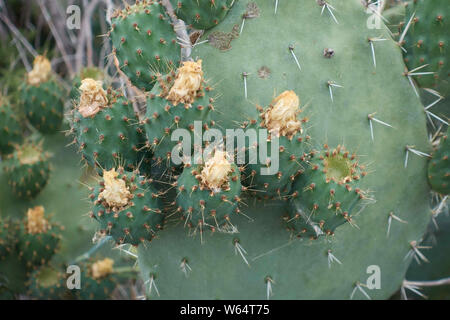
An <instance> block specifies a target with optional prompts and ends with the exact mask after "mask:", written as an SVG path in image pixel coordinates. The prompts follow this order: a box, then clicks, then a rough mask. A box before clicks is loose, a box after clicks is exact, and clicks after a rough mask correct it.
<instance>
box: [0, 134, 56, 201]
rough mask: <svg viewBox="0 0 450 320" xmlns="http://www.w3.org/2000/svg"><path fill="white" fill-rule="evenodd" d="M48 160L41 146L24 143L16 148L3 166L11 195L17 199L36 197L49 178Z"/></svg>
mask: <svg viewBox="0 0 450 320" xmlns="http://www.w3.org/2000/svg"><path fill="white" fill-rule="evenodd" d="M48 159H49V155H48V154H46V153H44V152H43V151H42V144H34V143H31V142H26V143H25V144H23V145H21V146H16V150H15V151H14V153H12V154H11V155H9V156H8V159H7V160H6V161H5V166H4V170H5V172H6V176H7V179H8V184H9V186H10V187H11V189H12V192H13V194H15V195H16V196H17V197H19V198H28V199H29V198H34V197H36V196H37V195H38V194H39V193H40V192H41V191H42V189H44V187H45V186H46V185H47V182H48V179H49V177H50V163H49V161H48Z"/></svg>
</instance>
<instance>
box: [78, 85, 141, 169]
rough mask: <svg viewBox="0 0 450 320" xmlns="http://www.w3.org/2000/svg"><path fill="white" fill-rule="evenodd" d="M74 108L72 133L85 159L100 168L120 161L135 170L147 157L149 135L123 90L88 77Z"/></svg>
mask: <svg viewBox="0 0 450 320" xmlns="http://www.w3.org/2000/svg"><path fill="white" fill-rule="evenodd" d="M80 91H81V96H80V99H79V102H78V103H77V105H76V106H75V108H74V110H73V115H72V117H73V120H72V129H71V131H70V132H71V133H72V134H73V135H74V143H76V144H77V146H78V149H79V151H80V152H81V153H82V155H83V159H84V160H86V162H87V163H88V164H89V165H91V166H92V167H95V168H98V169H99V170H100V171H101V170H103V169H105V170H109V169H111V168H114V167H116V166H118V165H121V166H123V167H124V168H126V169H127V170H133V169H135V168H137V167H138V166H139V164H140V163H141V162H142V161H143V157H144V154H143V152H140V150H141V149H142V148H143V146H144V140H145V135H144V132H143V130H142V128H141V126H140V125H138V123H139V120H138V118H137V115H136V114H135V112H134V110H133V106H132V103H131V102H129V101H128V100H127V99H126V98H125V97H124V96H123V94H120V93H118V92H115V91H113V90H108V93H107V92H106V91H105V90H104V89H103V87H102V82H101V81H95V80H94V79H91V78H87V79H84V80H83V81H82V84H81V86H80Z"/></svg>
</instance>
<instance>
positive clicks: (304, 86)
mask: <svg viewBox="0 0 450 320" xmlns="http://www.w3.org/2000/svg"><path fill="white" fill-rule="evenodd" d="M364 3H365V2H361V1H360V0H348V1H332V0H329V1H247V0H241V1H239V2H236V3H235V4H234V6H233V8H232V9H231V10H230V12H229V13H228V15H227V17H226V18H225V19H224V20H223V22H222V23H220V24H219V25H218V26H217V27H215V28H213V29H211V30H210V31H209V32H208V33H206V34H205V35H204V36H203V38H201V39H200V40H199V41H200V42H201V41H203V40H208V41H207V43H202V44H199V45H197V46H195V47H194V49H193V53H192V56H193V57H198V58H200V59H203V70H204V71H205V74H208V78H210V79H211V81H212V83H217V85H216V86H215V90H216V92H217V94H219V95H220V96H221V97H220V99H219V100H218V101H217V103H216V105H215V108H216V110H217V111H218V113H220V115H218V116H217V119H216V120H217V124H218V126H220V127H223V128H233V127H235V126H236V123H240V124H241V123H243V122H244V121H246V120H251V119H257V116H258V112H257V109H256V108H255V105H260V106H268V105H269V104H270V102H271V101H272V100H273V99H274V98H275V97H276V96H278V95H279V94H280V93H281V92H284V91H286V90H292V91H294V92H295V94H297V95H298V96H299V97H300V99H301V101H304V104H305V105H308V107H307V108H306V110H304V114H305V115H308V116H309V118H310V121H309V122H308V127H307V130H308V134H309V135H310V136H311V137H312V139H311V145H312V146H313V147H315V148H316V149H318V148H320V146H322V145H323V144H325V143H326V144H328V145H330V146H338V145H345V146H346V148H347V149H349V150H351V151H352V152H355V153H356V154H358V155H359V156H360V159H361V161H362V163H363V164H366V165H367V169H366V170H367V172H368V175H367V176H366V177H364V179H361V184H360V185H359V186H358V187H359V188H361V190H368V191H370V192H371V194H372V195H373V197H374V198H375V199H376V203H373V204H370V205H369V206H367V207H366V208H365V210H363V211H362V212H361V213H359V214H354V216H353V218H352V223H351V224H350V223H346V224H344V225H342V226H340V227H339V228H338V229H336V230H335V234H334V236H331V234H330V235H328V236H321V237H318V239H317V240H310V239H309V238H305V237H301V238H298V237H293V236H292V232H291V230H290V229H289V228H288V230H286V226H285V223H284V222H285V221H284V219H283V218H284V217H285V216H286V214H291V210H290V208H289V206H288V205H287V203H286V201H278V202H276V201H273V202H266V201H265V202H255V201H254V199H248V201H246V202H247V203H246V206H243V207H242V209H241V210H242V214H241V215H239V214H238V215H235V216H234V217H233V221H232V223H233V225H234V226H235V227H236V228H237V230H238V231H239V232H238V233H232V234H230V233H219V232H215V233H214V234H213V235H212V236H209V235H208V234H207V233H204V234H203V239H204V243H203V244H201V241H200V239H199V237H198V233H197V234H196V235H197V236H194V237H185V236H184V235H183V234H184V232H183V227H184V226H183V224H180V223H178V224H177V223H167V225H166V226H165V228H164V230H163V232H160V233H159V236H158V238H157V239H155V240H153V243H152V245H151V246H140V247H139V249H138V252H139V265H140V268H141V273H142V276H143V277H144V279H145V280H147V281H148V283H150V284H151V285H150V286H149V287H148V292H147V294H148V297H149V298H151V299H153V298H158V297H159V296H160V297H161V298H165V299H167V298H172V299H183V298H186V297H189V298H192V299H205V298H209V299H226V298H233V299H249V298H252V299H262V298H274V299H302V298H303V299H319V298H322V299H324V298H326V299H333V298H334V299H342V298H345V297H348V298H354V299H365V298H367V296H369V297H370V298H373V299H385V298H388V297H390V296H391V295H392V294H393V293H394V292H395V291H396V290H397V289H398V288H399V287H400V285H401V281H402V280H403V277H404V274H405V272H406V269H407V267H408V264H409V263H410V261H411V259H412V256H413V254H411V252H413V253H414V252H415V251H414V249H417V248H416V245H417V241H419V240H420V239H421V237H422V235H423V233H424V231H425V229H426V226H427V222H428V219H429V215H428V212H429V207H428V200H429V188H428V185H427V181H426V163H427V162H426V159H425V158H426V156H427V155H428V152H429V151H430V144H429V142H428V141H427V135H426V125H425V115H424V112H423V107H422V106H421V104H420V101H419V99H418V97H417V96H416V95H415V93H414V90H413V88H412V87H411V84H410V82H409V80H408V78H407V77H406V76H405V75H404V64H403V61H402V54H401V51H400V48H399V46H398V45H397V44H396V43H395V42H394V41H393V40H392V39H391V38H390V35H389V34H388V33H387V31H386V30H385V29H381V30H378V29H369V28H368V27H367V26H368V24H367V19H368V17H369V16H368V15H367V14H366V11H367V10H366V7H365V6H364ZM299 21H300V22H301V23H299ZM236 30H238V32H236ZM239 30H242V31H241V32H240V34H239ZM381 39H386V40H383V41H378V40H381ZM353 190H355V189H353ZM324 193H325V191H324ZM328 195H329V194H328ZM328 195H327V196H328ZM406 195H408V196H406ZM244 201H245V200H244ZM311 201H312V200H311ZM392 215H395V216H396V217H400V218H401V219H403V220H405V221H407V222H408V223H407V224H402V223H397V222H396V221H397V220H395V221H393V220H392ZM388 227H389V229H388ZM388 230H389V231H388ZM417 250H418V249H417ZM168 252H169V254H168ZM405 256H407V257H406V259H405ZM374 265H375V266H378V267H379V268H380V269H379V270H380V271H381V287H380V289H373V290H369V289H368V288H364V287H363V286H362V285H363V284H365V282H366V280H367V279H368V277H369V275H370V273H369V274H368V273H367V270H370V268H371V266H374ZM368 268H369V269H368ZM387 275H389V276H387ZM155 287H157V289H158V290H156V289H155ZM243 287H245V290H242V288H243ZM158 294H159V296H158ZM366 294H367V296H366Z"/></svg>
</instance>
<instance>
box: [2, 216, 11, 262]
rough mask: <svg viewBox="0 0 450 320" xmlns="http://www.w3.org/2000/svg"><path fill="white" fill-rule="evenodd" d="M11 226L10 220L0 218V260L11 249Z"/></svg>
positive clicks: (3, 258)
mask: <svg viewBox="0 0 450 320" xmlns="http://www.w3.org/2000/svg"><path fill="white" fill-rule="evenodd" d="M12 228H13V226H12V224H11V222H10V221H7V220H5V219H0V261H1V260H5V258H6V257H7V256H8V255H9V254H10V253H11V252H12V250H13V247H14V245H13V241H14V238H13V233H12V232H11V230H12Z"/></svg>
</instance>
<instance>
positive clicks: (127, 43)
mask: <svg viewBox="0 0 450 320" xmlns="http://www.w3.org/2000/svg"><path fill="white" fill-rule="evenodd" d="M111 22H112V26H111V30H110V32H109V35H110V38H111V40H112V45H113V51H114V54H115V57H116V58H117V61H116V65H117V67H118V68H119V69H120V70H121V71H122V72H123V73H125V75H126V76H127V77H128V78H129V80H130V81H131V83H132V84H133V85H134V86H136V87H137V88H139V89H141V90H144V91H149V90H151V89H152V87H153V85H154V84H155V81H156V75H157V74H158V73H161V74H166V73H168V72H169V70H170V68H174V67H177V66H178V63H179V61H180V55H181V51H180V47H179V45H178V44H177V42H176V33H175V31H174V30H173V26H172V24H171V23H170V20H169V18H168V17H167V15H166V14H165V10H164V7H163V5H162V4H160V3H159V2H156V1H152V0H142V1H136V4H134V5H132V6H127V7H126V8H125V9H123V10H118V11H116V12H115V13H114V14H113V16H112V20H111Z"/></svg>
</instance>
